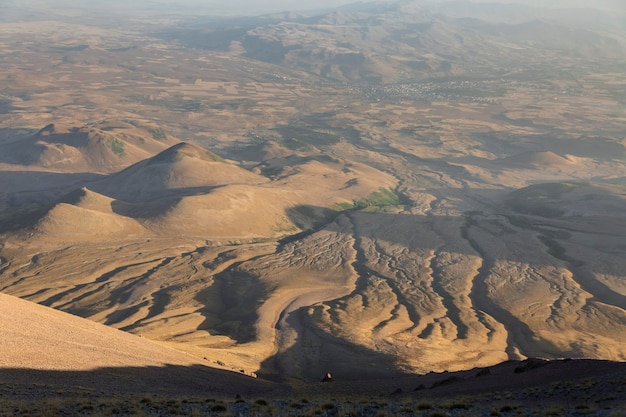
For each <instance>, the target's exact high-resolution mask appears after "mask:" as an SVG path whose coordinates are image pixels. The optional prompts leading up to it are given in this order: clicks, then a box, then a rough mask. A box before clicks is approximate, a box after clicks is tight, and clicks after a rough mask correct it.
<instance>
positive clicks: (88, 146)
mask: <svg viewBox="0 0 626 417" xmlns="http://www.w3.org/2000/svg"><path fill="white" fill-rule="evenodd" d="M176 142H177V140H175V139H173V138H168V137H166V136H165V135H164V134H163V133H162V131H161V130H159V129H150V128H140V127H136V126H134V125H132V124H129V123H125V122H102V123H99V124H96V125H93V126H74V125H69V124H63V123H54V124H50V125H48V126H46V127H44V128H43V129H41V130H40V131H39V132H37V133H36V134H34V135H32V136H30V137H27V138H24V139H20V140H17V141H14V142H12V143H9V144H6V145H4V146H3V147H2V152H3V154H2V157H1V158H0V159H1V161H2V162H6V163H10V164H16V165H26V166H29V167H37V168H44V169H48V170H53V171H55V172H67V173H72V172H98V173H111V172H116V171H119V170H120V169H123V168H125V167H127V166H129V165H131V164H133V163H135V162H138V161H141V160H143V159H145V158H147V157H150V156H152V155H154V154H156V153H157V152H159V151H161V150H163V149H165V148H167V147H169V146H171V145H172V144H173V143H176Z"/></svg>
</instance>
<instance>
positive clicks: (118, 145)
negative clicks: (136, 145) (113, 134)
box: [111, 138, 126, 156]
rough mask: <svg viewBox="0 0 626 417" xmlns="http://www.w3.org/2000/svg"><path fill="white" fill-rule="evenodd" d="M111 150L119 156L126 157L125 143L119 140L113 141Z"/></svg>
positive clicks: (114, 139)
mask: <svg viewBox="0 0 626 417" xmlns="http://www.w3.org/2000/svg"><path fill="white" fill-rule="evenodd" d="M111 150H112V151H113V153H114V154H116V155H117V156H124V155H125V154H126V151H125V149H124V142H122V141H121V140H119V139H117V138H113V139H111Z"/></svg>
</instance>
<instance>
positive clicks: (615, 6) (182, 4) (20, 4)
mask: <svg viewBox="0 0 626 417" xmlns="http://www.w3.org/2000/svg"><path fill="white" fill-rule="evenodd" d="M394 1H397V0H373V1H368V0H361V1H354V0H299V1H296V0H231V1H224V0H208V1H203V0H180V1H172V0H137V1H135V2H132V3H128V2H126V1H122V0H112V1H109V2H107V3H106V4H93V3H91V2H89V1H87V0H51V1H50V0H48V1H44V0H20V1H17V0H13V1H11V0H9V1H7V2H5V3H4V4H3V5H2V7H4V8H11V7H16V8H28V7H32V6H37V7H41V8H44V9H45V8H48V9H59V8H63V7H67V8H69V9H76V8H77V9H81V8H83V7H85V6H86V7H89V8H97V9H106V8H109V7H116V8H125V9H143V8H149V9H153V10H155V11H158V10H163V9H167V10H170V8H176V9H179V10H186V11H189V9H196V8H197V9H198V11H199V12H202V13H206V12H210V13H222V12H223V13H226V14H233V13H235V14H240V15H246V14H248V15H251V14H259V13H273V12H281V11H300V12H302V11H314V10H321V9H329V8H336V7H340V6H345V5H348V4H356V3H392V2H394ZM422 1H423V3H446V2H450V1H451V0H422ZM452 1H454V0H452ZM461 1H467V2H471V3H495V4H497V3H519V4H525V5H529V6H534V7H544V8H545V7H558V8H561V7H567V8H572V7H573V8H581V7H586V8H594V9H605V10H614V11H620V12H626V4H623V2H621V1H620V0H461Z"/></svg>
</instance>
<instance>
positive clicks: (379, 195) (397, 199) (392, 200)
mask: <svg viewBox="0 0 626 417" xmlns="http://www.w3.org/2000/svg"><path fill="white" fill-rule="evenodd" d="M407 203H408V201H407V199H406V198H405V197H403V196H402V195H401V194H399V193H397V192H396V191H394V190H392V189H390V188H383V187H381V188H380V189H379V190H378V191H374V192H373V193H371V194H370V195H369V196H368V197H367V198H365V199H363V200H354V201H353V202H352V203H338V204H336V206H335V207H336V209H337V210H338V211H351V210H364V211H374V212H376V211H381V210H384V209H385V208H386V207H397V206H402V205H407Z"/></svg>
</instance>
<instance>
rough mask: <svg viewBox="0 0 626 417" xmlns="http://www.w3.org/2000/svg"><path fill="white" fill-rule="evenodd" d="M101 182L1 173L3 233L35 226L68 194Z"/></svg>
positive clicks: (45, 174) (70, 176)
mask: <svg viewBox="0 0 626 417" xmlns="http://www.w3.org/2000/svg"><path fill="white" fill-rule="evenodd" d="M101 178H102V175H98V174H88V173H84V174H83V173H81V174H61V173H54V172H40V171H26V170H24V171H0V184H2V189H0V211H1V213H0V233H3V232H8V231H12V230H17V229H20V228H24V227H29V226H32V225H33V224H34V223H36V222H37V221H38V220H39V219H40V218H41V216H43V215H44V214H45V213H46V212H47V211H48V210H49V209H51V208H52V207H53V206H54V205H55V204H56V203H57V202H59V200H60V199H62V198H63V197H64V196H66V195H67V194H68V193H70V192H72V191H73V190H76V189H79V188H81V187H83V186H85V185H88V184H91V183H93V182H94V181H97V180H99V179H101Z"/></svg>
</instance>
